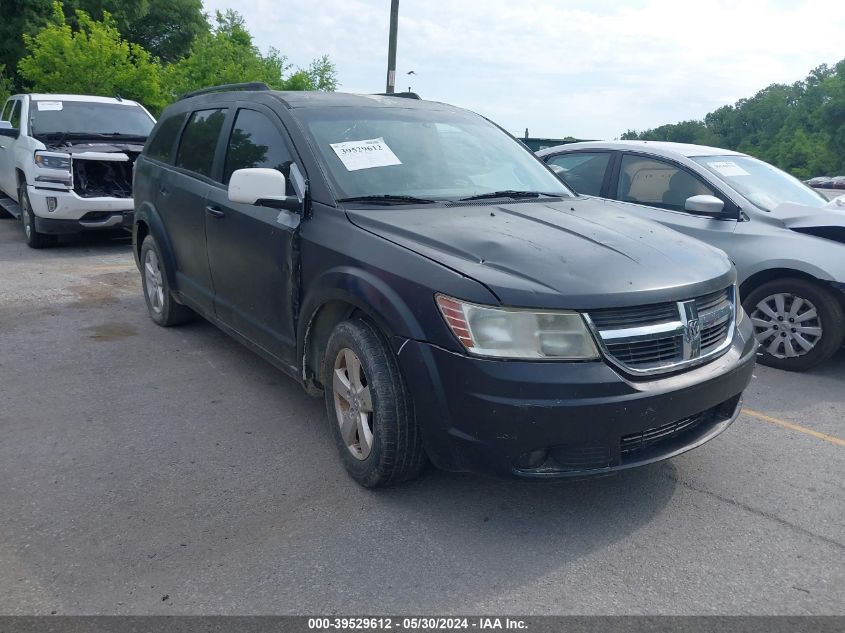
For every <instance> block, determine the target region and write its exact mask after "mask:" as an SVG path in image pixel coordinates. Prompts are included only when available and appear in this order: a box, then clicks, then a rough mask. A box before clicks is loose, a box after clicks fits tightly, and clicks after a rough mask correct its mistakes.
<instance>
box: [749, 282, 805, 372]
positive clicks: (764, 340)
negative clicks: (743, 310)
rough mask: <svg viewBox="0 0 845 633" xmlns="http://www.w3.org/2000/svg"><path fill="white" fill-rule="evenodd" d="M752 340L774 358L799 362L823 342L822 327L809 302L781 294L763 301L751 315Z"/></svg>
mask: <svg viewBox="0 0 845 633" xmlns="http://www.w3.org/2000/svg"><path fill="white" fill-rule="evenodd" d="M750 316H751V323H752V324H753V326H754V336H755V337H756V338H757V342H758V343H760V346H761V347H762V348H763V349H764V350H766V352H768V353H769V354H770V355H771V356H773V357H775V358H780V359H784V358H798V357H799V356H804V355H805V354H807V353H809V352H810V351H812V350H813V348H815V347H816V345H818V343H819V341H820V340H821V339H822V323H821V319H820V318H819V314H818V310H816V306H815V305H813V303H812V302H811V301H808V300H807V299H804V298H803V297H799V296H797V295H793V294H791V293H786V292H780V293H776V294H772V295H769V296H768V297H765V298H764V299H762V300H761V301H760V302H759V303H757V305H756V306H754V310H753V311H752V312H751V315H750Z"/></svg>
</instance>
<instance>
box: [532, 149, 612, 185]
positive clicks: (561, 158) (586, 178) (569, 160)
mask: <svg viewBox="0 0 845 633" xmlns="http://www.w3.org/2000/svg"><path fill="white" fill-rule="evenodd" d="M615 154H616V152H613V151H577V152H566V153H563V154H554V155H551V156H546V157H544V158H543V160H545V161H546V163H547V164H548V165H554V166H555V167H559V168H560V169H561V171H560V172H558V177H559V178H561V179H562V180H563V181H564V182H565V183H566V184H567V185H569V186H570V187H571V188H572V189H574V190H575V192H576V193H579V194H581V195H584V196H607V188H608V186H609V182H610V176H611V169H610V167H611V165H612V164H613V162H614V161H613V158H614V156H615Z"/></svg>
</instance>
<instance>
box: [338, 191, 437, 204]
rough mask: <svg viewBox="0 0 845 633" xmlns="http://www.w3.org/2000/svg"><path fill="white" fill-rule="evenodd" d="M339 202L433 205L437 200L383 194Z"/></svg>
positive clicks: (353, 197)
mask: <svg viewBox="0 0 845 633" xmlns="http://www.w3.org/2000/svg"><path fill="white" fill-rule="evenodd" d="M337 201H338V202H367V203H369V204H382V205H392V204H433V203H435V202H437V200H429V199H428V198H417V197H415V196H400V195H394V194H390V193H387V194H382V195H376V196H352V197H350V198H338V200H337Z"/></svg>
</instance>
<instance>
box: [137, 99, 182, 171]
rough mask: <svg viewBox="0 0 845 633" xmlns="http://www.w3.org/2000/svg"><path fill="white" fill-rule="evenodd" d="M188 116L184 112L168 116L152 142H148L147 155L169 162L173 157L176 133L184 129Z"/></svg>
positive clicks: (152, 138)
mask: <svg viewBox="0 0 845 633" xmlns="http://www.w3.org/2000/svg"><path fill="white" fill-rule="evenodd" d="M186 116H188V115H187V114H185V113H184V112H183V113H182V114H176V115H173V116H171V117H168V118H167V119H165V120H164V121H162V123H161V125H159V126H158V129H157V130H156V131H155V132H154V133H153V135H152V136H151V137H150V142H149V143H148V144H147V152H146V153H147V156H149V157H150V158H155V159H157V160H160V161H164V162H165V163H169V162H170V161H171V160H172V158H173V145H174V144H175V141H176V135H177V134H179V130H180V129H182V123H184V122H185V117H186Z"/></svg>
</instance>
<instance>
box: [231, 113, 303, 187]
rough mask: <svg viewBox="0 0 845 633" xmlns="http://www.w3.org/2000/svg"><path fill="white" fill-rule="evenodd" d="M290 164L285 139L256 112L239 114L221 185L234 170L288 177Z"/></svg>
mask: <svg viewBox="0 0 845 633" xmlns="http://www.w3.org/2000/svg"><path fill="white" fill-rule="evenodd" d="M291 160H292V157H291V154H290V151H288V147H287V144H286V143H285V139H284V137H283V136H282V134H281V133H280V132H279V129H278V128H277V127H276V126H275V125H273V122H272V121H270V119H268V118H267V117H266V116H265V115H263V114H261V113H260V112H256V111H255V110H238V115H237V117H236V118H235V125H234V126H233V127H232V134H231V136H229V145H228V147H227V148H226V167H225V169H224V170H223V184H224V185H225V184H228V183H229V178H231V177H232V174H233V173H234V172H235V170H237V169H249V168H252V167H264V168H267V169H277V170H278V171H280V172H282V173H283V174H284V175H285V176H288V175H289V174H290V164H291ZM290 194H291V192H290V191H288V195H290Z"/></svg>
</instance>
